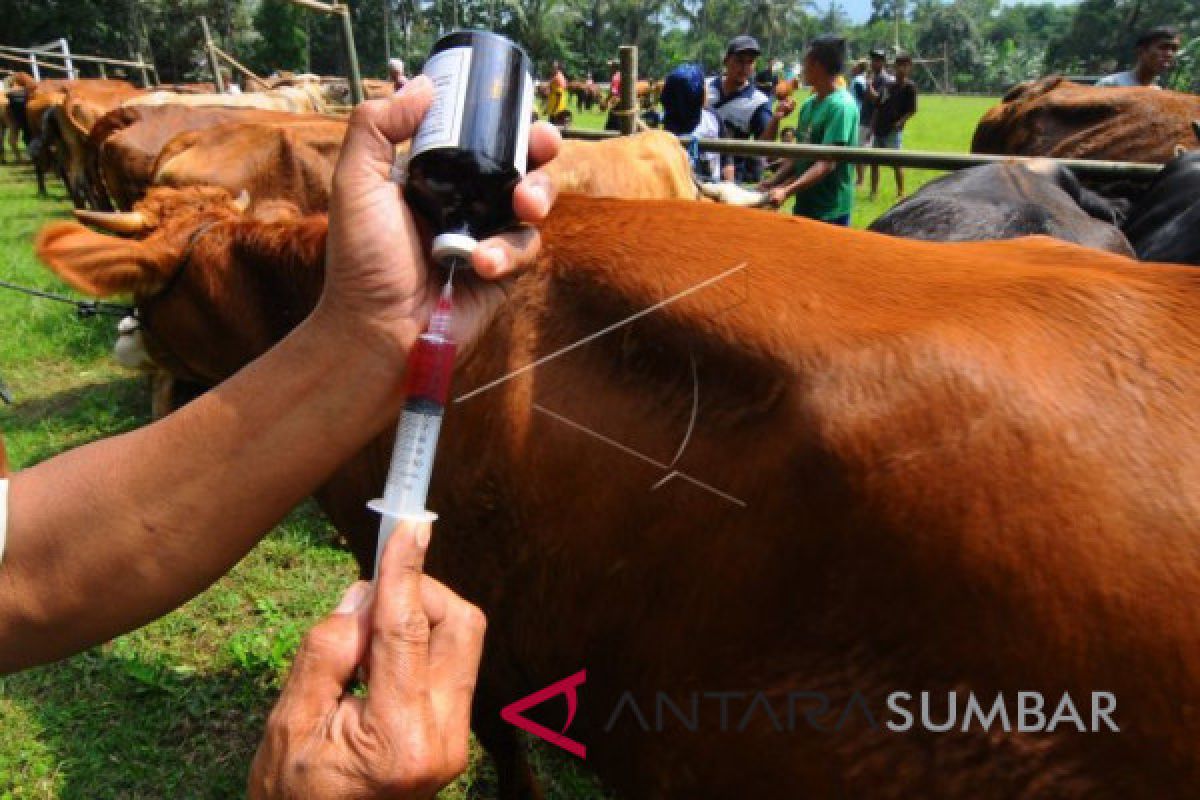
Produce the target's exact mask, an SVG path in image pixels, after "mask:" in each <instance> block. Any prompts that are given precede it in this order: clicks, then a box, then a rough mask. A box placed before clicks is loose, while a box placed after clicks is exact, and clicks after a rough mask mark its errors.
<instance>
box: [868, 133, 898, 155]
mask: <svg viewBox="0 0 1200 800" xmlns="http://www.w3.org/2000/svg"><path fill="white" fill-rule="evenodd" d="M903 143H904V133H903V131H892V132H891V133H884V134H878V133H877V134H875V139H874V141H873V142H872V147H878V148H880V149H887V150H899V149H900V145H902V144H903Z"/></svg>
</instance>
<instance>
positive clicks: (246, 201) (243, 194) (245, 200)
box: [233, 189, 250, 214]
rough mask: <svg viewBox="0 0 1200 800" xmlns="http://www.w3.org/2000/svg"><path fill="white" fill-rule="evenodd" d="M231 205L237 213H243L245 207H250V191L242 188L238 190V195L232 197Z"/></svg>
mask: <svg viewBox="0 0 1200 800" xmlns="http://www.w3.org/2000/svg"><path fill="white" fill-rule="evenodd" d="M233 207H234V208H236V209H237V210H238V212H239V213H242V214H245V213H246V209H247V208H249V207H250V193H249V192H247V191H246V190H245V189H242V191H240V192H238V196H237V197H235V198H234V199H233Z"/></svg>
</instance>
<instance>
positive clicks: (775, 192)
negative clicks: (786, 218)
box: [767, 186, 788, 208]
mask: <svg viewBox="0 0 1200 800" xmlns="http://www.w3.org/2000/svg"><path fill="white" fill-rule="evenodd" d="M767 198H768V199H769V200H770V201H771V205H773V206H775V207H776V208H778V207H779V206H781V205H783V204H784V203H785V202H786V201H787V199H788V192H787V190H786V189H784V188H783V187H782V186H776V187H775V188H774V189H772V190H771V191H769V192H767Z"/></svg>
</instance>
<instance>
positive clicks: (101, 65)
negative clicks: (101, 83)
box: [97, 61, 108, 79]
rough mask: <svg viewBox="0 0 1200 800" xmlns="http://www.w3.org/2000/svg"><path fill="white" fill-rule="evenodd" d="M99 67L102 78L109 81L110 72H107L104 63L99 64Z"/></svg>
mask: <svg viewBox="0 0 1200 800" xmlns="http://www.w3.org/2000/svg"><path fill="white" fill-rule="evenodd" d="M97 66H98V67H100V77H101V78H105V79H107V78H108V70H106V69H105V68H104V62H103V61H101V62H100V63H99V64H97Z"/></svg>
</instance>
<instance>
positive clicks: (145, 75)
mask: <svg viewBox="0 0 1200 800" xmlns="http://www.w3.org/2000/svg"><path fill="white" fill-rule="evenodd" d="M135 60H136V61H137V62H138V66H139V67H140V68H141V70H142V88H143V89H148V88H149V87H150V72H149V71H148V70H147V69H146V59H144V58H142V54H141V53H138V54H137V57H136V58H135Z"/></svg>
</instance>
